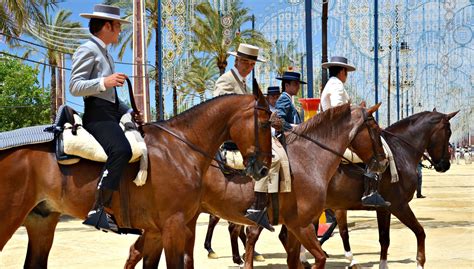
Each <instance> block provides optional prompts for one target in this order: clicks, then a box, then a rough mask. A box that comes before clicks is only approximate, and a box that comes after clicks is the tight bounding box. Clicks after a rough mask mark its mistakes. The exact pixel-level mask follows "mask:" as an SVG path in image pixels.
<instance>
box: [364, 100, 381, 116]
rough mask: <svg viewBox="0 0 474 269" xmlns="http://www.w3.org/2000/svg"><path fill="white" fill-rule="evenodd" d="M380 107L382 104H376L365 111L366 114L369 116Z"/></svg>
mask: <svg viewBox="0 0 474 269" xmlns="http://www.w3.org/2000/svg"><path fill="white" fill-rule="evenodd" d="M381 105H382V103H378V104H376V105H375V106H373V107H371V108H369V109H367V112H368V113H369V114H372V113H374V112H375V111H377V110H378V109H379V107H380V106H381Z"/></svg>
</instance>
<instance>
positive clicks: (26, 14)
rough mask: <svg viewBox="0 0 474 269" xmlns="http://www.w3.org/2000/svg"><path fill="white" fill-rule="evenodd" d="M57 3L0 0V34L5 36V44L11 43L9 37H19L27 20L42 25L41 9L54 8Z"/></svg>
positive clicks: (38, 0) (42, 0) (44, 0)
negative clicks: (0, 0) (0, 1)
mask: <svg viewBox="0 0 474 269" xmlns="http://www.w3.org/2000/svg"><path fill="white" fill-rule="evenodd" d="M57 2H58V1H57V0H52V1H47V0H2V3H1V5H0V32H2V33H3V34H5V37H6V40H7V42H11V41H12V39H11V37H12V36H13V37H17V36H19V35H20V34H21V33H22V31H23V28H24V26H25V24H27V23H28V21H29V20H33V21H36V22H38V23H40V24H43V25H44V20H43V18H42V16H41V10H42V8H44V7H49V6H52V5H53V6H54V5H56V3H57ZM12 43H13V42H12Z"/></svg>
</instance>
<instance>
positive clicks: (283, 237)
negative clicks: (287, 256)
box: [278, 225, 288, 252]
mask: <svg viewBox="0 0 474 269" xmlns="http://www.w3.org/2000/svg"><path fill="white" fill-rule="evenodd" d="M278 239H280V242H281V244H282V245H283V247H284V248H285V251H286V252H288V247H287V246H288V229H287V228H286V226H285V225H282V226H281V230H280V233H279V234H278Z"/></svg>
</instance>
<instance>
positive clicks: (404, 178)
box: [326, 111, 459, 269]
mask: <svg viewBox="0 0 474 269" xmlns="http://www.w3.org/2000/svg"><path fill="white" fill-rule="evenodd" d="M458 112H459V111H457V112H453V113H450V114H442V113H439V112H436V111H433V112H420V113H417V114H415V115H412V116H410V117H408V118H405V119H403V120H401V121H398V122H396V123H394V124H393V125H391V126H389V127H387V128H386V129H385V130H383V131H382V136H383V137H384V138H385V140H386V141H387V143H388V144H389V145H390V148H391V149H392V151H393V155H394V158H395V162H396V164H397V169H398V176H399V182H397V183H395V184H393V183H390V172H389V171H387V172H385V173H384V174H383V180H382V181H381V184H380V185H379V192H380V193H381V194H382V195H383V197H384V198H385V199H386V200H388V201H390V202H391V203H392V204H391V206H390V207H389V208H388V210H377V223H378V229H379V242H380V249H381V250H380V264H379V268H381V269H385V268H388V266H387V252H388V247H389V244H390V217H391V214H393V215H394V216H396V217H397V218H398V219H399V220H400V221H401V222H402V223H403V224H405V225H406V226H407V227H408V228H409V229H410V230H412V231H413V233H414V234H415V236H416V241H417V255H416V261H417V266H418V268H423V267H424V264H425V232H424V230H423V227H422V226H421V224H420V223H419V222H418V220H417V219H416V216H415V214H414V213H413V211H412V210H411V208H410V205H409V204H408V203H409V202H410V201H411V199H412V198H413V194H414V192H415V191H416V187H417V173H416V166H417V164H418V162H419V161H420V158H421V157H422V156H423V153H424V151H425V150H427V152H428V154H429V156H430V157H431V159H428V160H430V162H431V163H432V165H433V166H434V168H435V169H436V171H438V172H446V171H447V170H448V169H449V168H450V161H449V160H450V153H449V150H448V149H449V138H450V136H451V129H450V123H449V120H450V119H451V118H452V117H454V116H455V115H456V114H457V113H458ZM341 186H346V187H347V188H341ZM363 190H364V188H363V183H362V180H361V179H360V178H359V176H358V175H355V174H354V173H352V172H350V171H349V170H347V169H339V170H338V171H337V173H336V174H335V175H334V177H333V179H332V181H331V183H330V184H329V189H328V199H327V201H326V206H327V207H328V208H332V209H337V210H336V219H337V224H338V226H339V234H340V235H341V238H342V241H343V245H344V250H345V251H346V257H347V258H348V259H349V260H350V261H351V264H355V263H356V262H355V261H354V260H352V259H353V258H352V252H351V247H350V244H349V232H348V229H347V211H346V210H353V209H366V208H363V207H362V205H361V204H360V201H359V200H360V199H359V197H360V194H361V193H362V192H363ZM337 197H346V199H345V200H343V201H342V200H340V199H336V198H337Z"/></svg>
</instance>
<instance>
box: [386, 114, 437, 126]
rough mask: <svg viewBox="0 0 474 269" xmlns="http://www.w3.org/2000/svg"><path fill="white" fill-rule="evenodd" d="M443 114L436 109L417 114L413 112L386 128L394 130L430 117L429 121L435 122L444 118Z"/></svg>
mask: <svg viewBox="0 0 474 269" xmlns="http://www.w3.org/2000/svg"><path fill="white" fill-rule="evenodd" d="M443 116H444V115H443V114H442V113H439V112H435V111H423V112H419V113H416V114H413V115H411V116H409V117H406V118H404V119H401V120H399V121H397V122H395V123H393V124H391V125H390V126H388V127H387V128H386V130H387V131H393V130H396V129H399V128H405V127H406V126H408V125H412V124H414V123H415V122H417V121H419V120H425V119H426V118H429V121H428V122H429V123H432V124H435V123H438V122H439V121H440V120H441V119H443Z"/></svg>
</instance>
